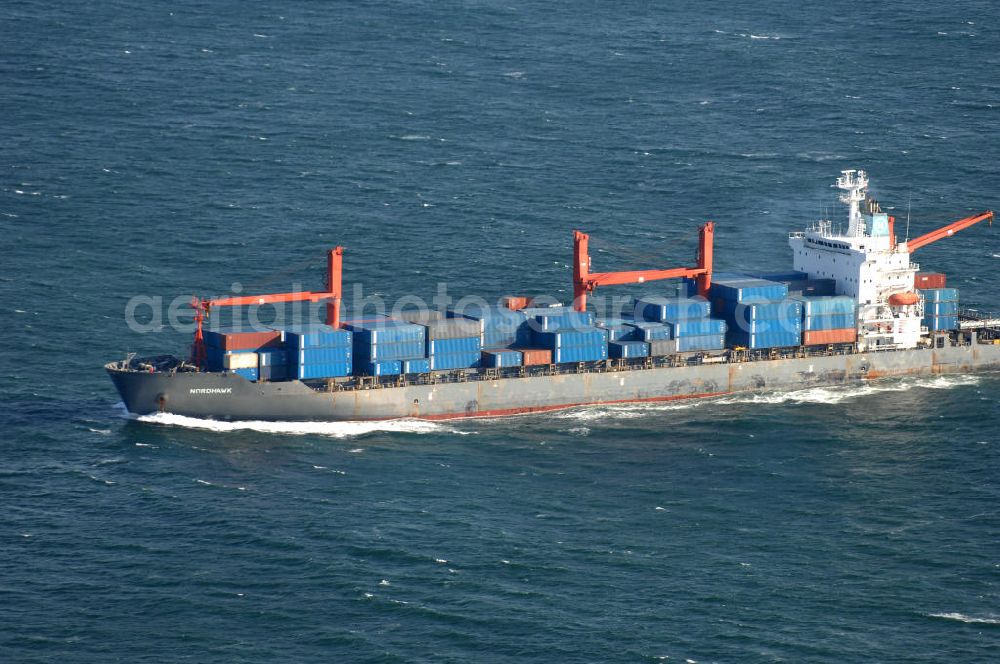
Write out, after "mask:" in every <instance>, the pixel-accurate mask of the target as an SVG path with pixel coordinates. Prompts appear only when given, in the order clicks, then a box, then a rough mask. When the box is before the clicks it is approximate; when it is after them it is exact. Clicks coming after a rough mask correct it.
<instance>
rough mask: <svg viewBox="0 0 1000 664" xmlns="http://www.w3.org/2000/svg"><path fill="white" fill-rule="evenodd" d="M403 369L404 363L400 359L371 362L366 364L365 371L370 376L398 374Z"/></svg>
mask: <svg viewBox="0 0 1000 664" xmlns="http://www.w3.org/2000/svg"><path fill="white" fill-rule="evenodd" d="M402 371H403V363H402V362H400V361H399V360H388V361H382V362H369V363H367V364H366V365H364V372H365V374H366V375H368V376H398V375H399V374H400V373H402Z"/></svg>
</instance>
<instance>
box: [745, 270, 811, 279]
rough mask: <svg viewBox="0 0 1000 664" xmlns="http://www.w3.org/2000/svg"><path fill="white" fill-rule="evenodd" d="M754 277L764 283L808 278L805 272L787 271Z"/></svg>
mask: <svg viewBox="0 0 1000 664" xmlns="http://www.w3.org/2000/svg"><path fill="white" fill-rule="evenodd" d="M754 276H755V277H756V278H757V279H763V280H764V281H802V280H804V279H808V278H809V275H808V274H806V273H805V272H797V271H795V270H789V271H788V272H773V273H771V274H757V275H754Z"/></svg>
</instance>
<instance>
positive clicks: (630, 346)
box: [608, 341, 649, 358]
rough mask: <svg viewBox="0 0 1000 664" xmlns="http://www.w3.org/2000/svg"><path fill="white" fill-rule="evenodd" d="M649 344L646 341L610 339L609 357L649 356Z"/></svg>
mask: <svg viewBox="0 0 1000 664" xmlns="http://www.w3.org/2000/svg"><path fill="white" fill-rule="evenodd" d="M648 356H649V344H647V343H646V342H645V341H610V342H608V357H614V358H621V357H648Z"/></svg>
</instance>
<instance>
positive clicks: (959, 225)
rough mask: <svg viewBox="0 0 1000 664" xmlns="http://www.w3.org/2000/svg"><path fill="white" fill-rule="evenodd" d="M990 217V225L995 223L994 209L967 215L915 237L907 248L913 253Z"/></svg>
mask: <svg viewBox="0 0 1000 664" xmlns="http://www.w3.org/2000/svg"><path fill="white" fill-rule="evenodd" d="M987 219H989V221H990V225H991V226H992V225H993V211H992V210H987V211H986V212H981V213H979V214H974V215H972V216H971V217H966V218H965V219H959V220H958V221H956V222H954V223H951V224H948V225H947V226H944V227H942V228H939V229H937V230H936V231H931V232H930V233H927V234H926V235H921V236H920V237H918V238H914V239H912V240H910V241H909V242H907V243H906V248H907V250H908V251H909V252H910V253H913V252H914V251H916V250H917V249H919V248H921V247H926V246H927V245H928V244H931V243H932V242H937V241H938V240H943V239H945V238H946V237H951V236H952V235H954V234H955V233H957V232H958V231H961V230H965V229H966V228H969V227H970V226H975V225H976V224H978V223H979V222H980V221H985V220H987Z"/></svg>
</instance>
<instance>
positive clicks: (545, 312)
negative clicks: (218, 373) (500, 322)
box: [521, 307, 594, 332]
mask: <svg viewBox="0 0 1000 664" xmlns="http://www.w3.org/2000/svg"><path fill="white" fill-rule="evenodd" d="M521 313H523V314H525V315H526V316H527V317H528V318H529V320H528V324H529V325H530V326H531V329H532V331H536V332H554V331H555V330H578V329H583V328H589V327H592V326H593V325H594V314H592V313H590V312H589V311H575V310H573V308H572V307H529V308H527V309H522V310H521Z"/></svg>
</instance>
